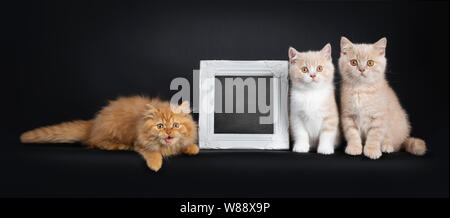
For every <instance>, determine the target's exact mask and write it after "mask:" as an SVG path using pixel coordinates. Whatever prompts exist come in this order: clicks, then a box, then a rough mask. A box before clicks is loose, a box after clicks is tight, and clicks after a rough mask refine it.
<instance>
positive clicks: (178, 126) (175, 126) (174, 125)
mask: <svg viewBox="0 0 450 218" xmlns="http://www.w3.org/2000/svg"><path fill="white" fill-rule="evenodd" d="M172 127H173V128H180V124H179V123H173V124H172Z"/></svg>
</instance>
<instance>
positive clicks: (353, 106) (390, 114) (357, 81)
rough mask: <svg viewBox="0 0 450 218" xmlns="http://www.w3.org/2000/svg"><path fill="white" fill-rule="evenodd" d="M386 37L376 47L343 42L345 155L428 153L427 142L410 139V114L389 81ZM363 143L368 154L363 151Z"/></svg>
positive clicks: (341, 59) (342, 72)
mask: <svg viewBox="0 0 450 218" xmlns="http://www.w3.org/2000/svg"><path fill="white" fill-rule="evenodd" d="M386 41H387V40H386V38H382V39H380V40H379V41H378V42H376V43H374V44H353V43H352V42H350V40H348V39H347V38H345V37H342V39H341V57H340V58H339V71H340V73H341V75H342V87H341V106H342V110H341V122H342V128H343V130H344V134H345V138H346V139H347V147H346V149H345V152H346V153H347V154H350V155H359V154H361V153H363V152H364V155H365V156H367V157H369V158H371V159H378V158H379V157H380V156H381V153H382V152H385V153H391V152H395V151H398V150H400V149H401V148H402V147H403V148H405V150H406V151H408V152H410V153H412V154H415V155H423V154H425V151H426V147H425V142H424V141H423V140H421V139H417V138H411V137H409V132H410V125H409V121H408V115H407V114H406V112H405V111H404V110H403V108H402V106H401V105H400V103H399V101H398V99H397V96H396V95H395V93H394V91H393V90H392V88H391V87H390V86H389V84H388V82H387V81H386V79H385V69H386V58H385V49H386ZM363 144H365V146H364V151H363V146H362V145H363Z"/></svg>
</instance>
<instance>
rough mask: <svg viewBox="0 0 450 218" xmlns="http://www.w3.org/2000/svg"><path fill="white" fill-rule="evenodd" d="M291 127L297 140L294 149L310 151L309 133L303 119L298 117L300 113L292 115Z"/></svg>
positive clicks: (294, 150)
mask: <svg viewBox="0 0 450 218" xmlns="http://www.w3.org/2000/svg"><path fill="white" fill-rule="evenodd" d="M291 128H292V134H293V135H294V141H295V142H294V147H293V148H292V151H293V152H298V153H306V152H309V148H310V144H309V135H308V132H307V131H306V129H305V127H304V125H303V121H302V120H301V119H300V118H299V117H298V115H297V116H296V115H293V116H291Z"/></svg>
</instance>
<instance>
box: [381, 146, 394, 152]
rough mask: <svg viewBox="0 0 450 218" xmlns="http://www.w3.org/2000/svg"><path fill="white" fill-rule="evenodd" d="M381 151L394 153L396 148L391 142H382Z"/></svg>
mask: <svg viewBox="0 0 450 218" xmlns="http://www.w3.org/2000/svg"><path fill="white" fill-rule="evenodd" d="M381 151H382V152H384V153H392V152H394V151H395V149H394V146H392V145H391V144H382V145H381Z"/></svg>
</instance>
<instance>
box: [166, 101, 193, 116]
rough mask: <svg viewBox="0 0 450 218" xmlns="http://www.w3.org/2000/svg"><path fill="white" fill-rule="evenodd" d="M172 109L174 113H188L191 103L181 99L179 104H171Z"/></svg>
mask: <svg viewBox="0 0 450 218" xmlns="http://www.w3.org/2000/svg"><path fill="white" fill-rule="evenodd" d="M171 107H172V111H173V112H174V113H177V114H178V113H183V114H189V113H191V105H190V103H189V101H183V103H181V104H180V105H174V106H172V105H171Z"/></svg>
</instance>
